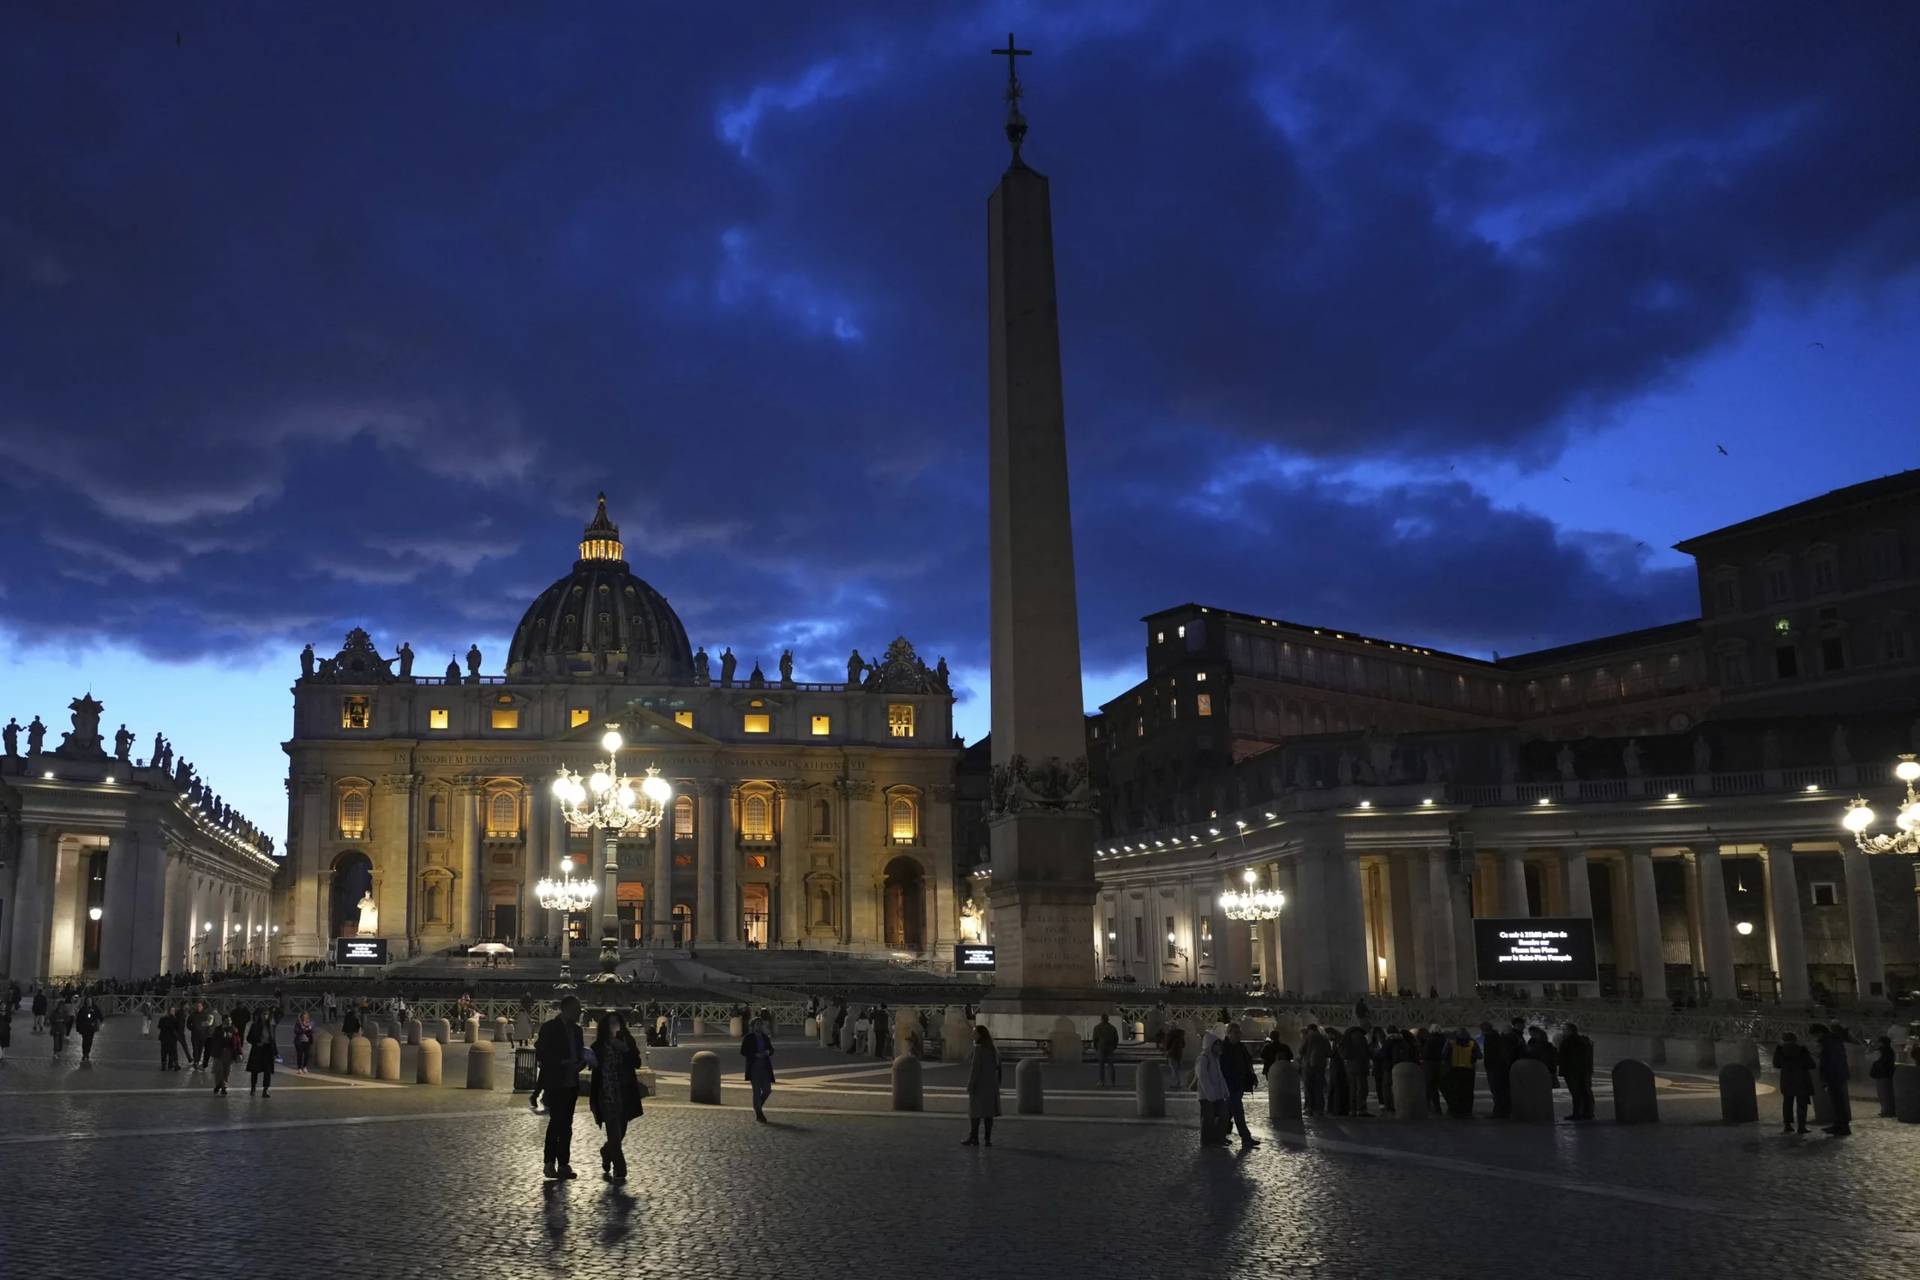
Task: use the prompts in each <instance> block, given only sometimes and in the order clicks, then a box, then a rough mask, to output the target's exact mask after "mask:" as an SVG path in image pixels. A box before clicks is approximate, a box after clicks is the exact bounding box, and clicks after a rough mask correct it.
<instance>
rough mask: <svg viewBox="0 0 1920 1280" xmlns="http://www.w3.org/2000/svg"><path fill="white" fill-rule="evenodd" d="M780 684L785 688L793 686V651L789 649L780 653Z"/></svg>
mask: <svg viewBox="0 0 1920 1280" xmlns="http://www.w3.org/2000/svg"><path fill="white" fill-rule="evenodd" d="M780 683H781V684H783V685H787V686H791V685H792V684H793V650H791V649H782V650H781V651H780Z"/></svg>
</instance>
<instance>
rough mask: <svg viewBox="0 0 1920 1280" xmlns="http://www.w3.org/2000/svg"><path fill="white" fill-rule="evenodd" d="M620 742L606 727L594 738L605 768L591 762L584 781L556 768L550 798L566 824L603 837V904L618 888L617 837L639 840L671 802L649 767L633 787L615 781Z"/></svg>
mask: <svg viewBox="0 0 1920 1280" xmlns="http://www.w3.org/2000/svg"><path fill="white" fill-rule="evenodd" d="M625 742H626V740H625V739H623V738H622V737H621V736H620V726H619V725H617V724H609V725H608V726H607V732H606V733H605V735H604V736H602V737H601V739H600V746H601V748H602V749H603V750H605V751H606V753H607V760H606V763H605V764H599V763H596V764H595V765H594V766H593V773H592V775H591V776H589V777H588V778H587V779H586V780H585V781H584V782H583V781H581V778H580V775H579V774H577V773H575V772H574V771H573V770H571V769H569V768H567V767H566V766H565V765H561V766H560V771H559V774H558V775H557V776H556V777H555V778H554V780H553V798H554V800H555V801H556V802H557V803H558V804H559V805H560V816H561V817H563V818H565V819H566V821H567V825H568V826H572V827H585V828H588V829H589V830H592V831H598V832H601V833H602V834H603V836H604V837H605V840H606V849H605V853H606V863H605V866H604V867H603V868H602V873H603V875H604V877H605V879H606V898H605V899H604V901H607V902H612V901H613V900H614V895H615V892H616V890H617V889H618V886H619V883H620V853H619V838H620V837H621V836H622V835H626V834H633V835H639V834H642V833H644V832H648V831H651V830H653V829H654V828H655V827H657V826H659V825H660V819H661V817H662V816H663V815H664V814H665V813H666V811H667V802H668V801H669V800H671V799H673V788H672V787H671V786H669V785H668V784H667V780H666V779H665V778H663V777H661V776H660V771H659V770H658V769H656V768H654V767H653V766H652V765H648V766H647V776H646V777H644V778H642V779H641V780H640V785H639V786H637V787H636V786H635V785H634V780H633V779H632V778H623V777H621V776H620V748H621V747H622V746H624V745H625ZM665 891H666V886H665V885H660V886H657V887H656V892H660V893H664V892H665ZM605 909H606V908H604V907H603V908H602V910H605ZM563 934H564V931H563Z"/></svg>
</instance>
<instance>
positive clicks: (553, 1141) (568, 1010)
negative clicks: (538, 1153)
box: [533, 996, 587, 1181]
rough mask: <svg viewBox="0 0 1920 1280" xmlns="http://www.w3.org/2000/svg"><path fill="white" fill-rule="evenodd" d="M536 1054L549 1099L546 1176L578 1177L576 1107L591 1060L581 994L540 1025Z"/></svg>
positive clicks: (567, 999) (565, 1000) (562, 1003)
mask: <svg viewBox="0 0 1920 1280" xmlns="http://www.w3.org/2000/svg"><path fill="white" fill-rule="evenodd" d="M533 1057H534V1062H535V1063H536V1064H537V1065H538V1066H539V1069H540V1091H541V1093H542V1094H544V1095H545V1097H546V1100H547V1140H546V1151H545V1160H544V1168H545V1176H546V1178H547V1179H548V1180H549V1181H554V1180H557V1179H561V1178H577V1177H579V1176H580V1175H579V1174H577V1173H575V1172H574V1171H573V1109H574V1104H576V1103H578V1102H579V1101H580V1068H581V1067H583V1066H585V1065H586V1060H587V1045H586V1040H585V1038H584V1037H583V1036H582V1035H581V1034H580V997H578V996H566V997H564V998H563V999H562V1000H561V1001H560V1011H559V1012H558V1013H556V1014H555V1015H554V1016H553V1017H551V1018H549V1019H547V1020H546V1021H545V1022H543V1023H541V1024H540V1035H539V1038H538V1039H537V1040H536V1041H535V1042H534V1047H533Z"/></svg>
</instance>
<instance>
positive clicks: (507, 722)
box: [492, 707, 520, 729]
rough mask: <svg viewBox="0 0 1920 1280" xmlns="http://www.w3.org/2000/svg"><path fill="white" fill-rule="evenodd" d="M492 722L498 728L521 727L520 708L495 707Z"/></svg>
mask: <svg viewBox="0 0 1920 1280" xmlns="http://www.w3.org/2000/svg"><path fill="white" fill-rule="evenodd" d="M492 723H493V727H494V728H496V729H518V728H519V727H520V708H518V707H495V708H494V709H493V716H492Z"/></svg>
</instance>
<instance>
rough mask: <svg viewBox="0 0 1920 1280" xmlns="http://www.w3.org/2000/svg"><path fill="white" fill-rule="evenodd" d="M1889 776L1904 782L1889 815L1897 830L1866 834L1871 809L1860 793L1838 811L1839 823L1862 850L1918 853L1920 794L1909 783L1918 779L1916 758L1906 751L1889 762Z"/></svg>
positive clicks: (1919, 842) (1870, 821)
mask: <svg viewBox="0 0 1920 1280" xmlns="http://www.w3.org/2000/svg"><path fill="white" fill-rule="evenodd" d="M1893 776H1894V777H1896V778H1898V779H1900V781H1902V782H1904V783H1906V784H1907V798H1906V800H1905V801H1904V802H1903V803H1902V804H1901V806H1900V811H1899V812H1898V813H1896V814H1894V816H1893V825H1894V826H1895V827H1896V828H1897V830H1894V831H1890V832H1883V833H1881V834H1879V835H1869V834H1867V828H1869V827H1871V826H1872V825H1873V822H1874V813H1873V809H1872V808H1871V807H1869V806H1868V804H1867V802H1866V800H1865V799H1864V798H1862V797H1860V796H1855V797H1854V798H1853V800H1852V802H1851V803H1850V804H1848V805H1847V810H1846V812H1845V813H1844V814H1843V815H1841V818H1840V825H1842V826H1844V827H1845V828H1846V829H1847V830H1849V831H1851V832H1853V840H1854V843H1855V844H1857V845H1859V846H1860V852H1862V853H1905V854H1914V853H1920V795H1915V794H1914V790H1913V784H1914V783H1915V782H1917V781H1920V760H1915V759H1914V758H1913V757H1912V756H1910V755H1903V756H1901V757H1900V762H1899V763H1898V764H1896V765H1894V766H1893Z"/></svg>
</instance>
